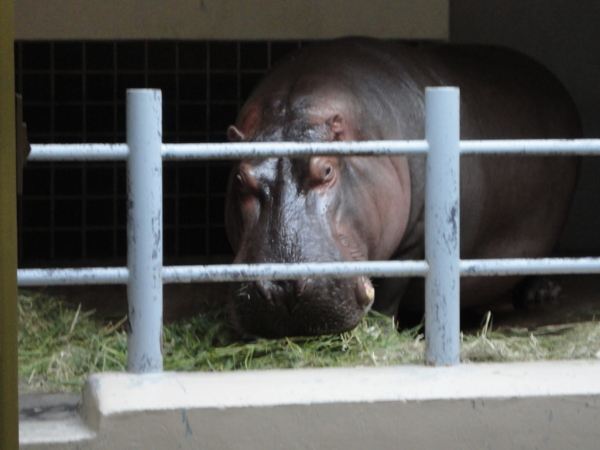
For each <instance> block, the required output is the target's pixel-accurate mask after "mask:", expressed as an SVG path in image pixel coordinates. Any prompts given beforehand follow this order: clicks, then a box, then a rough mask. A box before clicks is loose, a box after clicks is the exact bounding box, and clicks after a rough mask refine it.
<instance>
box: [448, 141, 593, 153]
mask: <svg viewBox="0 0 600 450" xmlns="http://www.w3.org/2000/svg"><path fill="white" fill-rule="evenodd" d="M460 152H461V154H471V153H485V154H501V153H502V154H504V153H511V154H512V153H519V154H536V155H556V154H569V155H572V154H577V155H597V154H598V153H600V139H577V140H569V139H535V140H489V141H461V142H460Z"/></svg>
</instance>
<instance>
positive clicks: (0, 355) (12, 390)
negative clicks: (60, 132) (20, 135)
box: [0, 0, 19, 450]
mask: <svg viewBox="0 0 600 450" xmlns="http://www.w3.org/2000/svg"><path fill="white" fill-rule="evenodd" d="M13 13H14V9H13V0H0V448H2V450H16V449H17V448H18V446H19V410H18V381H17V317H18V316H17V210H16V189H15V188H16V184H17V181H16V168H15V77H14V23H13Z"/></svg>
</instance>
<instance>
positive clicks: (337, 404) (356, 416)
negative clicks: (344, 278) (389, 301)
mask: <svg viewBox="0 0 600 450" xmlns="http://www.w3.org/2000/svg"><path fill="white" fill-rule="evenodd" d="M599 413H600V361H562V362H539V363H513V364H464V365H460V366H458V367H445V368H430V367H421V366H419V367H415V366H409V367H406V366H401V367H387V368H354V369H314V370H311V369H306V370H273V371H264V372H231V373H172V372H166V373H160V374H151V375H132V374H125V373H103V374H96V375H93V376H91V377H90V378H89V379H88V382H87V384H86V386H85V388H84V394H83V407H82V416H83V418H84V420H85V422H86V424H87V426H88V427H89V428H91V429H92V430H94V431H95V433H96V435H97V437H96V438H95V439H91V440H87V441H83V442H79V443H78V444H77V446H76V447H75V446H73V447H70V446H63V447H54V446H51V447H49V446H40V445H39V444H38V445H34V442H33V441H31V440H29V441H28V440H27V439H26V437H25V436H23V434H22V435H21V444H22V445H21V448H32V449H33V448H79V449H88V448H89V449H96V448H98V449H100V448H145V449H152V448H156V449H162V448H190V449H191V448H215V449H216V448H231V449H238V448H239V449H254V448H256V449H271V448H273V449H275V448H281V449H288V448H344V449H359V448H360V449H364V448H378V449H385V448H398V446H400V447H402V448H433V447H434V446H437V447H439V448H445V449H454V448H456V449H469V448H478V449H479V448H498V449H507V448H556V449H564V448H578V449H587V448H590V449H591V448H594V449H596V448H598V445H599V444H598V443H599V442H600V420H599V419H600V417H599ZM36 442H39V440H38V441H36Z"/></svg>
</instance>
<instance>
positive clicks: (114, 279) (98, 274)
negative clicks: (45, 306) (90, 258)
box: [17, 267, 129, 286]
mask: <svg viewBox="0 0 600 450" xmlns="http://www.w3.org/2000/svg"><path fill="white" fill-rule="evenodd" d="M128 278H129V271H128V270H127V268H126V267H91V268H81V269H19V270H17V283H18V285H19V286H59V285H61V286H68V285H83V284H127V279H128Z"/></svg>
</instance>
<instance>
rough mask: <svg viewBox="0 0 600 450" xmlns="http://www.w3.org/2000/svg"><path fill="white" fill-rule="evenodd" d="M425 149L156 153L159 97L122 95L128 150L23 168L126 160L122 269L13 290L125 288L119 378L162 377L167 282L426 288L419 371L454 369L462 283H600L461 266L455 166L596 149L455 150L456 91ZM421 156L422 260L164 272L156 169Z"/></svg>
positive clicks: (479, 264)
mask: <svg viewBox="0 0 600 450" xmlns="http://www.w3.org/2000/svg"><path fill="white" fill-rule="evenodd" d="M425 100H426V102H425V103H426V114H425V116H426V127H425V128H426V132H425V140H417V141H372V142H350V143H341V142H335V143H239V144H162V139H161V135H162V125H161V124H162V117H161V111H162V101H161V93H160V91H157V90H150V89H131V90H128V91H127V144H116V145H108V144H69V145H58V144H51V145H32V151H31V155H30V157H29V160H30V161H41V160H44V161H67V160H80V161H81V160H126V161H127V175H128V176H127V192H128V221H127V239H128V253H127V257H128V263H127V267H126V268H125V267H121V268H82V269H20V270H19V271H18V283H19V285H20V286H38V285H68V284H127V286H128V290H127V292H128V302H129V321H130V324H131V332H130V334H129V339H128V345H127V349H128V364H127V369H128V371H130V372H134V373H147V372H157V371H161V370H162V354H161V342H160V340H161V327H162V286H163V284H164V283H189V282H204V281H248V280H257V279H265V280H267V279H270V280H272V279H299V278H303V277H306V276H311V277H353V276H356V275H359V274H360V275H365V276H377V277H402V276H422V277H425V278H426V283H425V284H426V292H425V297H426V298H425V312H426V319H425V320H426V322H425V324H426V336H425V340H426V351H425V359H426V363H427V364H430V365H454V364H458V363H459V356H460V348H459V341H460V330H459V284H460V276H484V275H485V276H488V275H513V274H556V273H600V258H540V259H486V260H462V261H461V260H460V258H459V248H460V245H459V244H460V243H459V234H460V233H459V230H460V208H459V206H460V205H459V191H460V189H459V180H460V176H459V161H460V155H461V154H467V153H488V154H495V153H518V154H530V153H535V154H544V155H550V154H584V155H590V154H598V153H600V140H598V139H596V140H592V139H587V140H516V141H508V140H507V141H463V142H460V141H459V90H458V89H457V88H448V87H443V88H428V89H427V90H426V95H425ZM425 153H426V154H427V155H428V156H427V169H426V174H427V180H426V198H425V208H426V210H425V249H426V254H425V261H368V262H343V263H337V262H336V263H302V264H254V265H245V264H235V265H233V264H232V265H208V266H171V267H163V263H162V238H163V231H162V161H163V159H170V160H173V159H179V160H186V159H239V158H243V157H284V156H286V157H299V156H313V155H362V156H375V155H400V154H405V155H413V154H425Z"/></svg>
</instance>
